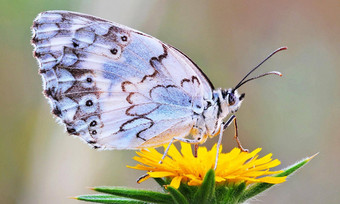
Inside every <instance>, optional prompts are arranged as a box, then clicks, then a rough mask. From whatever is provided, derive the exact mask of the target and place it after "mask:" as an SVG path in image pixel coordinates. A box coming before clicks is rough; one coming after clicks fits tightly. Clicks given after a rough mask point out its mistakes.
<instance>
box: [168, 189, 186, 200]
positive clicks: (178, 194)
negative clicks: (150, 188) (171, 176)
mask: <svg viewBox="0 0 340 204" xmlns="http://www.w3.org/2000/svg"><path fill="white" fill-rule="evenodd" d="M167 190H168V191H169V192H170V194H171V196H172V199H173V200H174V202H175V203H176V204H189V202H188V200H187V199H186V198H185V197H184V195H183V194H182V193H181V192H179V191H178V190H177V189H175V188H173V187H171V186H168V188H167Z"/></svg>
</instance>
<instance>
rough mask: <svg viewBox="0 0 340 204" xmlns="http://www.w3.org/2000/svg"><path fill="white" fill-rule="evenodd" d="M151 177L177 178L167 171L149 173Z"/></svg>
mask: <svg viewBox="0 0 340 204" xmlns="http://www.w3.org/2000/svg"><path fill="white" fill-rule="evenodd" d="M148 174H149V176H151V177H154V178H162V177H167V176H175V174H174V173H173V172H166V171H156V172H148Z"/></svg>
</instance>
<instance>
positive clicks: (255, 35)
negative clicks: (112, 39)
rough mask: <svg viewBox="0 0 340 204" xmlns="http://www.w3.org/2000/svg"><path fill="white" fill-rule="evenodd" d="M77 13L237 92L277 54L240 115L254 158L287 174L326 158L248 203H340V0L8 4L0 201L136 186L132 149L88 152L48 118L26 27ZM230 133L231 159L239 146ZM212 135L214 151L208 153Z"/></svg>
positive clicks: (3, 18)
mask: <svg viewBox="0 0 340 204" xmlns="http://www.w3.org/2000/svg"><path fill="white" fill-rule="evenodd" d="M52 9H53V10H56V9H63V10H72V11H77V12H83V13H88V14H92V15H96V16H99V17H102V18H106V19H109V20H111V21H115V22H118V23H121V24H124V25H128V26H130V27H133V28H135V29H138V30H141V31H143V32H145V33H148V34H150V35H153V36H155V37H157V38H159V39H161V40H162V41H164V42H167V43H169V44H171V45H173V46H175V47H177V48H179V49H180V50H182V51H183V52H184V53H186V54H187V55H188V56H190V58H191V59H192V60H193V61H195V62H196V63H197V64H198V65H199V66H200V67H201V68H202V70H203V71H204V72H205V73H206V74H207V75H208V76H209V78H210V79H211V81H212V82H213V83H214V85H215V86H216V87H224V88H228V87H232V86H235V84H236V83H237V82H238V81H239V80H240V79H241V78H242V77H243V76H244V75H245V74H246V73H247V72H248V71H249V70H250V69H251V68H253V67H254V66H255V65H256V64H258V63H259V62H260V61H261V60H262V59H264V58H265V57H266V56H267V55H268V54H269V53H270V52H271V51H273V50H275V49H276V48H278V47H281V46H288V48H289V49H288V50H287V51H283V52H281V53H279V54H277V55H275V56H274V57H273V58H272V59H270V60H269V61H268V62H266V63H265V64H264V65H263V66H262V67H261V69H260V70H258V71H257V72H256V73H263V72H265V71H272V70H278V71H281V72H282V73H283V74H284V76H283V77H281V78H277V77H268V78H264V79H261V80H257V81H253V82H252V83H249V84H247V85H245V86H244V87H242V88H241V90H240V91H242V92H245V93H246V98H245V101H244V103H243V105H242V108H241V109H240V110H239V111H238V113H237V116H238V123H239V134H240V139H241V141H242V142H243V145H244V146H245V147H247V148H249V149H250V150H253V149H255V148H257V147H262V148H263V150H262V152H261V155H265V154H268V153H271V152H272V153H273V154H274V158H278V159H279V160H281V161H282V164H281V166H280V168H283V167H285V166H287V165H290V164H292V163H294V162H295V161H297V160H300V159H302V158H305V157H307V156H311V155H313V154H315V153H317V152H320V154H319V155H318V156H317V157H316V158H315V159H314V160H312V161H311V162H310V163H309V164H308V165H307V166H306V167H305V168H303V169H302V170H300V171H299V172H297V173H296V174H295V175H293V176H292V177H290V178H288V181H287V182H285V183H283V184H281V185H280V186H279V187H276V188H274V189H272V190H271V191H269V192H268V193H266V194H265V195H264V196H261V197H258V198H257V199H256V200H254V201H253V202H252V203H340V191H339V187H338V185H339V182H340V179H339V178H340V176H339V168H340V162H339V161H340V159H339V154H340V148H339V145H340V138H339V133H340V129H339V121H340V105H339V104H340V103H339V101H340V84H339V83H340V82H339V76H340V57H339V54H340V43H339V42H340V1H338V0H326V1H318V0H301V1H293V0H288V1H280V2H278V1H275V2H273V1H269V0H258V1H231V0H228V1H218V0H211V1H203V0H199V1H170V0H167V1H166V0H163V1H156V0H125V1H117V0H112V1H104V0H96V1H90V0H84V1H79V0H74V1H68V0H58V1H57V0H53V1H51V0H50V1H42V0H31V1H28V0H17V1H9V0H7V1H6V0H5V2H4V1H2V2H1V6H0V35H1V38H0V44H1V47H0V66H1V68H0V83H1V86H0V94H1V99H0V110H1V114H0V130H1V136H0V137H1V142H0V203H80V201H76V200H72V199H69V197H72V196H76V195H80V194H88V193H93V192H91V191H90V190H89V189H87V188H86V187H88V186H95V185H112V186H113V185H117V186H128V187H135V188H146V189H157V184H156V183H155V182H154V181H152V180H151V179H150V181H147V182H144V183H143V184H140V185H137V184H136V182H135V180H136V178H137V177H138V176H140V175H141V174H142V172H137V171H136V170H132V169H127V168H126V165H135V164H136V162H135V161H133V160H132V157H133V156H134V155H135V153H134V151H101V152H98V151H96V150H93V149H91V148H90V147H89V146H87V145H86V144H84V143H83V142H81V141H80V140H78V139H75V138H72V137H70V136H68V135H67V134H66V133H65V131H64V128H63V127H62V126H60V125H58V124H57V123H56V122H55V120H54V119H53V117H52V115H51V114H50V109H49V106H48V104H47V101H46V99H45V98H44V96H43V95H42V93H41V92H42V85H41V79H40V76H39V75H38V65H37V62H36V60H35V59H34V58H33V57H32V49H33V47H32V46H31V45H30V38H31V35H32V34H31V31H30V27H31V24H32V21H33V19H34V18H35V17H36V15H37V14H38V13H39V12H42V11H45V10H52ZM232 138H233V129H232V128H230V129H229V130H228V131H226V132H225V135H224V138H223V146H224V151H229V150H231V149H232V148H233V147H235V146H236V142H235V141H234V140H233V139H232ZM215 142H216V138H214V139H211V140H209V141H208V143H207V144H206V145H207V146H209V147H210V146H211V145H212V144H213V143H215Z"/></svg>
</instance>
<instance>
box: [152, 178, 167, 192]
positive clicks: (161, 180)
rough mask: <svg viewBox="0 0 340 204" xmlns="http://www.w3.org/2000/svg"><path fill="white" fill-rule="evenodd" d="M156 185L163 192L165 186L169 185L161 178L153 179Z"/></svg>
mask: <svg viewBox="0 0 340 204" xmlns="http://www.w3.org/2000/svg"><path fill="white" fill-rule="evenodd" d="M153 179H154V180H155V181H156V182H157V183H158V185H160V186H161V187H162V189H163V190H165V186H166V185H169V183H168V182H166V181H165V180H164V179H162V178H153Z"/></svg>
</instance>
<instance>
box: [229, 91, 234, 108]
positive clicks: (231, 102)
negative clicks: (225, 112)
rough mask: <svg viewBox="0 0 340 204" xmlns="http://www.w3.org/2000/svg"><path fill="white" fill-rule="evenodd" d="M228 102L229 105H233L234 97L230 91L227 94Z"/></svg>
mask: <svg viewBox="0 0 340 204" xmlns="http://www.w3.org/2000/svg"><path fill="white" fill-rule="evenodd" d="M228 103H229V105H230V106H232V105H234V104H235V97H234V94H232V93H230V94H229V95H228Z"/></svg>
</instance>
